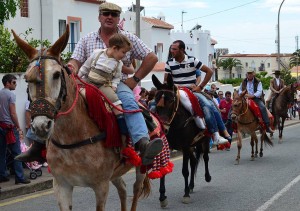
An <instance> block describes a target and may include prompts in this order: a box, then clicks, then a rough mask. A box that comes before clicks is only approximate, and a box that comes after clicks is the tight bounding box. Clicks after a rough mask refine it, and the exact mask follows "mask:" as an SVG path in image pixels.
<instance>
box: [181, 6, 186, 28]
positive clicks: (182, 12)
mask: <svg viewBox="0 0 300 211" xmlns="http://www.w3.org/2000/svg"><path fill="white" fill-rule="evenodd" d="M184 13H187V12H185V11H183V10H182V11H181V30H182V31H183V14H184Z"/></svg>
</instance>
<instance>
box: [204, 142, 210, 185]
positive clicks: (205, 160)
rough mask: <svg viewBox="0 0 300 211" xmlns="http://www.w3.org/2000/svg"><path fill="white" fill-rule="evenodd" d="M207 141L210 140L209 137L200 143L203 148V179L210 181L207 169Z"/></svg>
mask: <svg viewBox="0 0 300 211" xmlns="http://www.w3.org/2000/svg"><path fill="white" fill-rule="evenodd" d="M209 141H210V138H208V139H207V140H204V142H203V144H202V148H203V160H204V165H205V181H206V182H210V181H211V176H210V173H209V169H208V161H209V156H208V153H209Z"/></svg>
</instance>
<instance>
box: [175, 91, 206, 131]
mask: <svg viewBox="0 0 300 211" xmlns="http://www.w3.org/2000/svg"><path fill="white" fill-rule="evenodd" d="M179 94H180V103H181V104H182V105H183V107H184V108H185V109H186V110H187V111H188V112H190V114H191V115H192V116H194V111H193V108H192V103H191V101H190V99H189V97H188V96H187V94H186V93H185V92H184V91H183V90H179ZM194 121H195V123H196V125H197V127H198V128H200V129H205V124H204V122H203V120H202V118H200V117H199V116H194Z"/></svg>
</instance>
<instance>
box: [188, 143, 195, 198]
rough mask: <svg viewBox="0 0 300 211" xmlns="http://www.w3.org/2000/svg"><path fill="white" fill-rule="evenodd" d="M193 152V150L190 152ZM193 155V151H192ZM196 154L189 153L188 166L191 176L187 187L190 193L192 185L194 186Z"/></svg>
mask: <svg viewBox="0 0 300 211" xmlns="http://www.w3.org/2000/svg"><path fill="white" fill-rule="evenodd" d="M191 150H196V149H191ZM191 153H193V152H191ZM193 154H194V155H195V153H193ZM196 159H197V158H196V156H193V155H192V154H191V158H190V168H191V177H190V184H189V189H190V193H193V190H194V187H195V171H196V166H197V160H196Z"/></svg>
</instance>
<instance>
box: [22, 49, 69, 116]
mask: <svg viewBox="0 0 300 211" xmlns="http://www.w3.org/2000/svg"><path fill="white" fill-rule="evenodd" d="M46 52H47V50H42V51H39V52H38V56H37V57H36V58H34V59H33V60H31V62H33V61H36V63H35V66H34V67H33V68H35V69H36V71H37V72H36V74H38V76H37V78H38V80H37V82H36V95H37V96H36V97H37V99H36V100H34V101H32V100H31V98H30V95H29V93H28V99H29V101H30V102H31V103H30V109H31V117H32V118H34V117H36V116H47V117H48V118H50V119H55V118H56V116H57V114H58V111H59V110H60V109H61V105H62V102H65V100H66V96H67V86H66V79H65V75H64V70H65V71H66V72H67V73H68V75H70V74H71V71H70V70H69V69H68V68H67V66H63V65H62V64H61V62H60V61H59V60H58V59H57V58H56V57H53V56H49V55H46ZM46 59H51V60H55V61H56V62H57V63H58V64H59V65H60V66H61V67H62V68H61V86H60V91H59V95H58V98H57V100H56V103H55V105H53V104H52V103H51V102H49V101H48V100H46V99H45V97H46V95H45V60H46ZM63 67H64V68H63Z"/></svg>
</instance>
